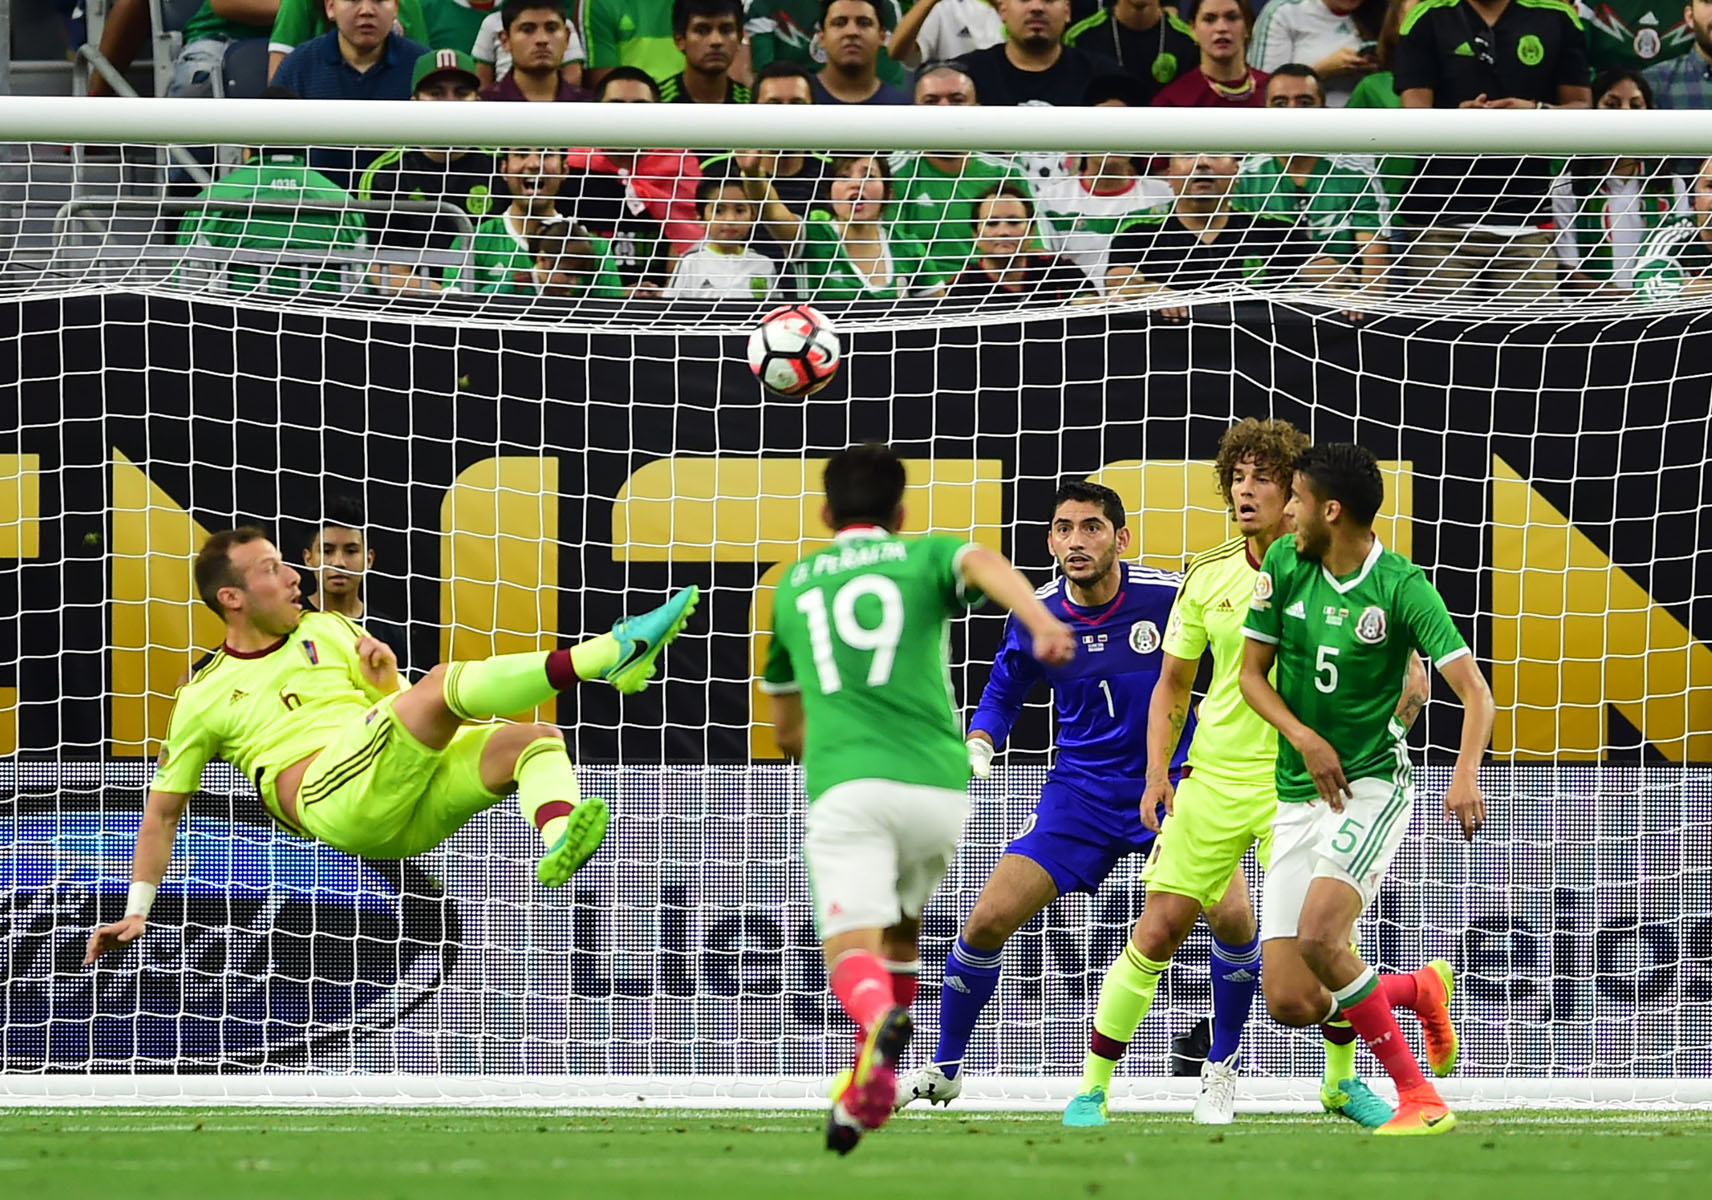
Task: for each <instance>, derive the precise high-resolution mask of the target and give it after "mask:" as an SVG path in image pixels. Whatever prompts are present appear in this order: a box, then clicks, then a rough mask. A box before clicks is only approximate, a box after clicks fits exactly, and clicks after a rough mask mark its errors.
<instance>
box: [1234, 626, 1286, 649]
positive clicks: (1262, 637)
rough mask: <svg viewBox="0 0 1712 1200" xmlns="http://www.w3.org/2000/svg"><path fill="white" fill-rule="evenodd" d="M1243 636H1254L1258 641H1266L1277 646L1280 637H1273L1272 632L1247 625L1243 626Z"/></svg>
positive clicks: (1269, 644)
mask: <svg viewBox="0 0 1712 1200" xmlns="http://www.w3.org/2000/svg"><path fill="white" fill-rule="evenodd" d="M1242 636H1243V637H1250V638H1253V639H1254V640H1255V641H1257V642H1265V643H1266V644H1267V645H1268V646H1276V645H1277V644H1278V639H1277V638H1275V637H1273V636H1272V635H1271V634H1270V633H1261V632H1260V630H1258V629H1250V628H1249V627H1248V626H1247V625H1244V626H1243V627H1242Z"/></svg>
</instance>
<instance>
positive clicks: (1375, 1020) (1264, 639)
mask: <svg viewBox="0 0 1712 1200" xmlns="http://www.w3.org/2000/svg"><path fill="white" fill-rule="evenodd" d="M1384 496H1385V487H1384V482H1383V480H1382V479H1381V477H1380V474H1379V464H1378V463H1377V462H1375V461H1374V458H1373V455H1372V454H1370V453H1368V452H1367V451H1366V450H1364V449H1362V448H1361V447H1360V446H1355V445H1351V444H1349V443H1340V444H1333V445H1326V446H1315V447H1312V448H1311V449H1309V450H1308V451H1307V452H1306V453H1305V454H1303V455H1302V457H1301V458H1300V459H1299V460H1297V463H1296V477H1295V480H1294V483H1293V485H1292V488H1291V493H1290V504H1289V509H1288V511H1289V513H1290V516H1291V517H1292V518H1293V519H1294V521H1295V523H1296V534H1295V537H1293V538H1280V539H1279V540H1278V541H1276V542H1274V543H1273V545H1272V548H1271V549H1270V550H1268V551H1267V552H1266V559H1265V561H1264V562H1263V563H1262V564H1261V570H1260V574H1259V575H1257V576H1256V577H1255V580H1254V596H1253V599H1252V600H1251V601H1250V604H1249V611H1248V615H1247V617H1246V618H1245V621H1244V625H1243V633H1244V634H1245V635H1246V636H1247V637H1248V639H1249V641H1248V645H1247V646H1246V647H1245V648H1244V654H1243V660H1242V675H1241V683H1242V694H1243V698H1244V699H1246V700H1247V701H1248V703H1249V704H1250V706H1252V707H1253V709H1254V710H1255V711H1256V712H1258V713H1259V714H1260V715H1261V716H1262V717H1264V718H1266V720H1267V721H1268V722H1269V723H1270V724H1271V725H1272V726H1273V727H1274V728H1276V729H1277V730H1278V732H1279V734H1281V735H1282V736H1281V737H1280V738H1279V740H1278V764H1277V781H1278V815H1277V818H1276V819H1275V820H1274V822H1273V825H1272V862H1271V865H1270V866H1269V867H1268V868H1267V872H1266V892H1265V896H1264V897H1263V899H1262V904H1261V925H1260V936H1261V940H1262V942H1263V945H1264V950H1263V962H1264V964H1265V970H1264V975H1263V977H1264V979H1265V986H1266V998H1267V1003H1268V1005H1269V1007H1270V1008H1271V1011H1272V1015H1273V1016H1274V1017H1275V1018H1276V1019H1278V1020H1279V1021H1280V1022H1282V1023H1283V1024H1286V1025H1311V1024H1314V1023H1317V1022H1320V1021H1324V1020H1326V1019H1327V1017H1328V1016H1329V1015H1330V1014H1331V1013H1333V1012H1334V1011H1335V1012H1337V1013H1339V1014H1341V1015H1342V1016H1343V1017H1344V1019H1345V1020H1347V1021H1348V1022H1349V1023H1350V1024H1351V1025H1352V1026H1354V1027H1355V1031H1356V1032H1357V1033H1358V1034H1360V1035H1361V1038H1362V1040H1363V1041H1365V1042H1366V1043H1367V1045H1368V1048H1369V1049H1371V1050H1372V1051H1373V1054H1374V1057H1375V1058H1377V1059H1378V1060H1379V1062H1380V1064H1381V1065H1382V1066H1384V1068H1385V1070H1386V1072H1387V1073H1388V1074H1389V1075H1390V1076H1391V1078H1392V1080H1393V1081H1394V1082H1395V1083H1396V1085H1397V1115H1396V1116H1395V1117H1393V1118H1392V1119H1391V1120H1390V1121H1388V1122H1386V1123H1385V1124H1384V1125H1382V1126H1380V1127H1379V1128H1378V1129H1377V1130H1375V1132H1376V1133H1381V1134H1432V1133H1443V1132H1445V1131H1447V1130H1449V1129H1451V1128H1452V1127H1453V1126H1454V1125H1455V1124H1456V1117H1455V1115H1454V1114H1453V1113H1452V1112H1451V1111H1450V1110H1449V1109H1448V1108H1447V1107H1445V1103H1444V1101H1443V1100H1442V1099H1441V1098H1440V1097H1439V1094H1438V1091H1437V1089H1435V1088H1434V1087H1433V1085H1432V1084H1430V1083H1428V1082H1427V1080H1426V1078H1425V1077H1424V1076H1423V1075H1422V1074H1421V1070H1420V1067H1419V1066H1418V1065H1417V1064H1416V1062H1415V1058H1414V1054H1413V1052H1412V1051H1411V1050H1410V1049H1409V1045H1408V1043H1407V1042H1405V1041H1404V1040H1403V1035H1402V1031H1401V1030H1399V1029H1398V1027H1397V1018H1396V1016H1395V1015H1394V1013H1393V1011H1392V1009H1393V1008H1394V1007H1397V1008H1408V1009H1412V1010H1414V1012H1415V1013H1416V1015H1417V1016H1419V1017H1420V1020H1421V1031H1422V1039H1423V1041H1424V1042H1425V1044H1426V1051H1427V1061H1428V1064H1429V1065H1430V1066H1431V1067H1432V1069H1433V1073H1434V1074H1435V1075H1440V1076H1443V1075H1448V1074H1449V1073H1450V1072H1451V1070H1452V1069H1453V1068H1454V1067H1455V1066H1456V1051H1457V1043H1456V1030H1455V1028H1454V1027H1453V1026H1452V1025H1451V1021H1450V1013H1449V1008H1448V1006H1449V1002H1450V996H1451V988H1452V979H1451V971H1450V965H1449V964H1448V963H1446V962H1444V961H1443V960H1438V961H1435V962H1433V963H1430V964H1428V965H1427V966H1425V967H1422V968H1421V969H1420V970H1418V971H1415V972H1413V973H1412V974H1409V975H1385V976H1381V975H1379V974H1377V973H1376V972H1375V971H1374V969H1373V968H1372V967H1369V966H1368V965H1367V964H1365V963H1364V962H1362V961H1361V959H1360V958H1359V957H1357V956H1356V954H1355V952H1354V951H1353V950H1352V949H1351V947H1350V933H1351V931H1352V930H1353V929H1354V927H1355V922H1356V920H1357V918H1359V917H1360V916H1361V913H1362V910H1363V909H1365V908H1366V907H1367V906H1368V904H1370V903H1371V902H1372V900H1373V897H1374V895H1375V893H1377V892H1378V890H1379V884H1380V881H1381V880H1382V879H1384V877H1385V872H1386V870H1387V869H1388V868H1389V867H1390V865H1391V860H1392V858H1393V857H1394V856H1395V855H1396V853H1397V848H1398V846H1399V845H1401V843H1402V840H1403V837H1404V835H1405V833H1406V832H1407V831H1408V827H1409V810H1410V808H1411V806H1412V802H1413V799H1414V784H1413V781H1412V779H1411V775H1410V768H1409V753H1408V745H1407V743H1406V742H1405V741H1404V740H1403V730H1402V727H1401V726H1400V725H1399V724H1398V722H1397V720H1396V718H1395V716H1394V709H1395V707H1396V704H1397V689H1398V680H1400V679H1401V678H1402V668H1403V664H1404V662H1405V661H1406V660H1407V658H1408V657H1409V656H1410V655H1412V654H1414V653H1415V652H1416V651H1417V650H1419V651H1421V652H1423V653H1425V654H1426V655H1427V657H1428V658H1430V659H1431V660H1432V662H1433V665H1434V666H1435V667H1437V668H1438V671H1439V674H1440V675H1442V676H1443V677H1444V679H1445V682H1447V683H1448V684H1449V685H1450V687H1451V690H1453V691H1454V692H1455V693H1456V695H1457V699H1459V700H1461V701H1462V704H1463V718H1462V740H1461V744H1460V746H1459V748H1458V753H1457V759H1456V771H1455V774H1454V775H1453V776H1452V778H1451V784H1450V787H1449V789H1448V790H1447V791H1446V792H1445V798H1444V804H1445V811H1446V812H1448V813H1449V814H1450V815H1451V816H1453V817H1454V818H1455V819H1456V820H1457V822H1458V823H1459V824H1460V825H1461V827H1462V832H1463V836H1464V837H1467V838H1470V839H1472V838H1473V837H1474V833H1475V831H1476V830H1478V829H1479V828H1480V825H1481V822H1482V820H1483V819H1484V818H1485V801H1484V800H1483V799H1482V797H1481V794H1480V784H1479V780H1478V771H1479V769H1480V759H1481V756H1482V755H1483V754H1484V753H1485V750H1486V745H1487V742H1488V741H1489V740H1490V739H1491V736H1492V718H1493V705H1492V693H1491V691H1490V690H1489V689H1488V688H1487V686H1486V679H1485V677H1484V676H1482V675H1481V673H1480V668H1479V667H1478V666H1477V665H1476V663H1475V661H1474V658H1473V656H1472V655H1471V654H1470V653H1469V650H1468V644H1467V643H1466V642H1464V641H1463V639H1462V635H1461V634H1460V633H1459V632H1457V628H1456V625H1455V624H1454V623H1452V621H1451V619H1450V614H1449V613H1448V612H1447V611H1446V610H1445V604H1444V601H1443V600H1442V599H1441V598H1440V597H1439V594H1438V592H1437V591H1435V590H1434V589H1433V586H1432V584H1430V583H1428V582H1427V578H1426V576H1425V575H1424V574H1422V573H1421V569H1420V568H1419V567H1417V566H1415V565H1414V564H1412V563H1411V562H1409V560H1408V559H1406V558H1404V557H1403V556H1402V555H1401V554H1398V553H1397V552H1395V551H1393V550H1387V549H1386V548H1385V547H1384V546H1382V545H1380V544H1379V539H1378V538H1376V537H1375V536H1374V534H1373V516H1374V514H1375V513H1376V512H1378V511H1379V505H1380V503H1381V502H1382V501H1383V499H1384ZM1274 664H1276V666H1277V685H1276V687H1275V686H1274V685H1273V683H1272V682H1271V680H1270V678H1269V675H1270V674H1271V672H1272V670H1273V666H1274Z"/></svg>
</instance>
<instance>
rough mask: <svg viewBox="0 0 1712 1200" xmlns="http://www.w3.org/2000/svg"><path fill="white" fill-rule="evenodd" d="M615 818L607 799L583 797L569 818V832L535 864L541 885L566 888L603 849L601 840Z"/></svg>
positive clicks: (536, 876)
mask: <svg viewBox="0 0 1712 1200" xmlns="http://www.w3.org/2000/svg"><path fill="white" fill-rule="evenodd" d="M611 820H612V814H611V813H610V812H609V811H608V810H607V807H606V801H605V800H601V799H599V798H597V797H595V796H585V797H583V799H582V800H581V801H580V802H578V804H577V806H576V807H575V808H573V809H572V810H571V815H570V816H568V817H566V818H565V832H564V833H562V834H560V835H559V840H558V841H556V842H554V843H553V844H552V846H551V847H549V848H548V850H547V852H546V853H545V854H543V855H542V856H541V861H540V862H538V863H536V864H535V878H536V879H539V880H540V881H541V886H542V887H550V888H556V887H564V886H565V884H566V883H568V882H569V881H570V878H571V876H572V875H575V874H576V873H577V868H578V867H580V866H582V865H583V864H584V863H586V862H587V861H588V860H589V859H590V858H592V857H593V856H594V852H595V851H596V850H599V849H600V843H601V839H603V838H605V837H606V826H607V824H608V823H609V822H610V821H611Z"/></svg>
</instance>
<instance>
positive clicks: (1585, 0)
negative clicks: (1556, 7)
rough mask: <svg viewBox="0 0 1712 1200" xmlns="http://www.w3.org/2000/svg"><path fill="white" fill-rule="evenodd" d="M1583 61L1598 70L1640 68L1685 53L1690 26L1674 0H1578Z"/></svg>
mask: <svg viewBox="0 0 1712 1200" xmlns="http://www.w3.org/2000/svg"><path fill="white" fill-rule="evenodd" d="M1576 8H1577V9H1578V10H1579V11H1580V13H1581V20H1582V23H1583V24H1584V25H1585V26H1586V27H1587V61H1588V64H1589V65H1590V66H1591V67H1592V68H1593V71H1594V73H1595V74H1597V73H1598V72H1600V71H1610V70H1617V69H1622V70H1628V71H1643V70H1645V69H1646V68H1648V67H1651V66H1654V65H1656V64H1658V63H1661V62H1666V61H1668V60H1670V59H1673V58H1677V57H1679V56H1681V55H1684V54H1687V53H1688V52H1689V51H1690V50H1692V49H1693V48H1694V30H1693V28H1692V27H1690V25H1689V24H1688V21H1687V18H1686V17H1685V15H1684V13H1685V11H1686V10H1685V8H1684V6H1683V5H1681V4H1677V3H1676V2H1675V0H1598V2H1597V3H1593V2H1592V0H1581V2H1580V3H1579V4H1577V5H1576Z"/></svg>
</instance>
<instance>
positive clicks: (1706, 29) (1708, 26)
mask: <svg viewBox="0 0 1712 1200" xmlns="http://www.w3.org/2000/svg"><path fill="white" fill-rule="evenodd" d="M1687 17H1688V24H1689V27H1690V28H1691V29H1693V30H1694V40H1695V41H1696V42H1698V43H1700V49H1701V50H1703V51H1704V52H1705V53H1706V54H1707V55H1708V56H1712V0H1693V3H1691V4H1690V5H1689V6H1688V12H1687Z"/></svg>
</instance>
